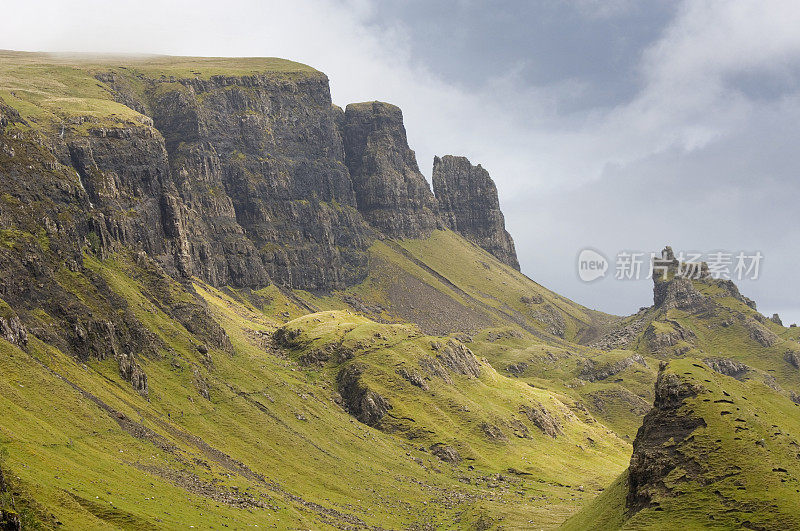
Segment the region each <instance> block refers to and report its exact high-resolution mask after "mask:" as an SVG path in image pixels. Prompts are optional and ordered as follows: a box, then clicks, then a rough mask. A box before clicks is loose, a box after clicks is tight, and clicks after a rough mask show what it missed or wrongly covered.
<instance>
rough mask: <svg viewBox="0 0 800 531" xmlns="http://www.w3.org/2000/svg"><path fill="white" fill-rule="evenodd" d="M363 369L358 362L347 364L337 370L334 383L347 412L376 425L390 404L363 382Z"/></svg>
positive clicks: (371, 424) (368, 423)
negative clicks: (337, 373)
mask: <svg viewBox="0 0 800 531" xmlns="http://www.w3.org/2000/svg"><path fill="white" fill-rule="evenodd" d="M364 370H365V367H364V366H363V365H361V364H358V363H352V364H350V365H347V366H346V367H343V368H342V370H341V371H339V375H338V376H337V378H336V383H337V384H338V388H339V394H340V395H341V396H342V400H343V401H344V406H345V409H346V410H347V412H348V413H350V414H351V415H353V416H354V417H355V418H357V419H358V420H359V421H361V422H363V423H364V424H367V425H369V426H373V427H377V426H378V425H379V424H380V421H381V419H382V418H383V416H384V415H385V414H386V412H387V411H389V410H390V409H391V408H392V406H391V405H390V404H389V402H387V401H386V399H385V398H383V397H382V396H381V395H379V394H378V393H376V392H375V391H373V390H371V389H370V388H369V387H367V385H366V384H365V383H364V382H363V379H362V374H363V373H364Z"/></svg>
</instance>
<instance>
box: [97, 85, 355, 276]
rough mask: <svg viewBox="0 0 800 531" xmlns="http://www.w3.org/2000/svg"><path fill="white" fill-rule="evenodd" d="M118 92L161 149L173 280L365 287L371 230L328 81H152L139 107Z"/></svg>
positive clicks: (118, 89) (130, 97)
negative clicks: (149, 121)
mask: <svg viewBox="0 0 800 531" xmlns="http://www.w3.org/2000/svg"><path fill="white" fill-rule="evenodd" d="M112 80H113V78H112ZM123 81H124V80H123ZM113 86H114V89H115V94H117V98H118V99H119V100H120V101H126V102H127V104H128V105H133V106H134V107H136V108H141V109H143V110H145V111H146V112H147V113H148V114H149V115H150V116H151V117H152V118H153V122H154V126H155V128H156V129H157V131H158V132H159V133H160V136H161V137H162V138H163V145H164V147H163V149H162V150H161V151H163V152H165V154H166V160H167V167H166V169H165V173H167V174H168V175H169V176H170V183H169V185H168V187H167V192H166V193H165V194H163V199H162V201H161V202H162V205H163V208H162V211H163V212H162V213H163V214H164V227H165V229H166V232H167V233H168V234H167V235H168V236H171V237H172V238H173V239H175V240H176V244H175V245H174V249H173V253H174V255H175V257H176V260H175V262H176V264H177V267H178V269H179V270H182V271H184V272H185V273H186V274H194V275H198V276H200V277H201V278H204V279H205V280H207V281H209V282H210V283H212V284H214V285H224V284H232V285H238V286H248V287H261V286H264V285H266V284H268V283H269V282H270V280H274V281H275V282H277V283H279V284H281V285H284V286H287V287H302V288H305V289H322V290H330V289H335V288H341V287H344V286H346V285H348V284H352V283H354V282H356V281H357V280H358V279H360V278H361V277H362V276H363V275H364V272H365V267H366V254H365V250H366V248H367V247H368V245H369V239H370V237H369V236H370V230H369V228H368V227H367V226H366V224H365V223H364V222H363V220H362V218H361V217H360V216H359V215H358V213H357V211H356V208H355V207H356V201H355V196H354V193H353V189H352V184H351V182H350V176H349V173H348V171H347V168H346V167H345V165H344V150H343V147H342V139H341V137H340V134H339V129H338V127H337V118H338V117H339V114H340V111H338V110H337V109H335V108H334V107H333V106H332V104H331V99H330V92H329V89H328V80H327V78H326V77H325V76H324V75H323V74H320V73H313V74H312V73H308V74H304V75H303V76H298V77H296V78H286V77H275V76H269V75H252V76H239V77H237V76H214V77H212V78H211V79H209V80H202V79H196V78H195V79H180V80H178V81H174V80H171V79H169V80H161V79H159V80H151V81H150V82H149V84H148V86H147V89H146V90H145V91H144V94H143V95H142V96H143V97H142V98H141V99H140V100H136V99H135V98H136V95H135V94H134V95H131V94H130V93H128V92H127V91H126V90H125V87H124V85H123V84H122V83H115V84H114V85H113Z"/></svg>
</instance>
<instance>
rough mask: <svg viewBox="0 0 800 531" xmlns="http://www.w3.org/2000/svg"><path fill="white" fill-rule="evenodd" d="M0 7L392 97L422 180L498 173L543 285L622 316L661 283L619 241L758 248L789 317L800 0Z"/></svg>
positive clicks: (55, 40)
mask: <svg viewBox="0 0 800 531" xmlns="http://www.w3.org/2000/svg"><path fill="white" fill-rule="evenodd" d="M4 13H5V18H6V24H4V28H3V31H2V33H0V49H13V50H29V51H83V52H101V53H118V52H125V53H160V54H173V55H207V56H276V57H284V58H288V59H293V60H296V61H300V62H303V63H306V64H309V65H311V66H313V67H315V68H317V69H319V70H322V71H323V72H325V73H326V74H327V75H328V76H329V78H330V81H331V91H332V97H333V100H334V103H337V104H338V105H341V106H344V105H346V104H347V103H350V102H356V101H370V100H382V101H388V102H391V103H394V104H397V105H399V106H400V107H401V108H402V109H403V113H404V117H405V125H406V129H407V131H408V137H409V143H410V144H411V147H412V148H413V149H414V150H415V151H416V153H417V158H418V161H419V165H420V168H421V170H422V171H423V173H424V174H425V175H426V176H427V177H430V172H431V167H432V161H433V157H434V155H445V154H453V155H464V156H466V157H468V158H469V159H470V160H471V161H472V162H473V163H474V164H477V163H480V164H482V165H483V166H484V167H485V168H486V169H487V170H489V172H490V173H491V175H492V177H493V178H494V180H495V182H496V183H497V186H498V191H499V195H500V202H501V207H502V209H503V211H504V213H505V215H506V223H507V227H508V229H509V231H510V232H511V234H512V236H513V237H514V239H515V241H516V246H517V253H518V255H519V259H520V263H521V266H522V271H523V272H524V273H526V274H527V275H528V276H530V277H531V278H533V279H534V280H536V281H538V282H539V283H541V284H543V285H545V286H546V287H548V288H550V289H553V290H555V291H557V292H559V293H561V294H562V295H565V296H567V297H569V298H572V299H573V300H576V301H577V302H580V303H582V304H584V305H586V306H589V307H591V308H596V309H599V310H603V311H607V312H609V313H615V314H619V315H624V314H630V313H633V312H635V311H637V310H638V308H639V307H641V306H647V305H649V304H651V302H652V283H651V281H650V280H648V279H646V278H644V277H645V276H646V273H647V271H646V269H647V266H646V264H645V265H644V266H642V267H643V271H642V275H641V277H642V278H640V279H639V280H635V279H628V280H618V279H616V278H615V276H616V273H617V267H618V266H620V265H622V264H624V263H625V262H624V260H623V258H621V257H620V253H622V252H627V253H629V254H636V253H650V252H653V251H658V250H660V249H661V248H662V247H663V246H664V245H667V244H669V245H671V246H672V247H673V249H674V250H675V251H676V252H681V251H684V252H685V253H686V256H689V253H695V252H699V253H704V254H705V255H711V254H713V253H722V256H727V255H729V254H732V255H734V256H735V255H737V254H739V253H742V254H743V255H744V256H746V257H750V256H754V255H756V253H760V254H761V256H763V258H762V259H761V261H760V262H759V267H758V278H757V279H747V280H743V281H741V282H737V283H738V284H739V285H740V289H741V291H742V292H743V293H744V294H745V295H747V296H749V297H751V298H753V299H754V300H755V301H756V302H757V303H758V307H759V309H760V310H761V311H762V313H765V314H767V315H772V313H774V312H777V313H779V314H780V315H781V316H782V317H783V319H784V323H785V324H788V323H790V322H798V323H800V275H798V274H797V267H796V266H795V263H796V262H798V261H800V245H798V242H797V235H796V232H795V231H796V229H797V222H798V220H800V215H798V209H800V175H798V170H800V149H798V146H800V125H798V124H800V31H797V28H798V27H800V3H798V2H796V1H795V0H693V1H688V0H687V1H679V0H649V1H647V2H642V1H634V0H571V1H567V0H538V1H517V2H512V1H507V0H496V1H493V2H478V1H473V0H457V1H441V2H432V1H429V0H428V1H426V0H405V1H403V0H400V1H389V0H294V1H292V2H270V1H255V0H229V1H227V2H225V3H224V5H223V3H221V2H210V1H202V0H193V1H191V2H185V1H175V2H169V3H166V2H157V1H151V0H139V1H137V2H128V1H120V2H107V1H88V0H75V1H72V2H69V3H67V2H60V1H56V0H52V1H38V0H28V1H26V2H24V3H23V2H15V3H14V4H13V7H11V6H10V5H9V6H6V9H5V10H4ZM585 248H591V249H594V250H596V251H599V252H600V253H601V254H602V255H604V256H605V257H606V258H607V259H608V262H609V269H608V272H607V274H606V276H605V277H604V278H600V279H598V280H595V281H594V282H591V283H587V282H583V281H581V280H580V278H579V276H578V271H577V256H578V254H579V253H580V251H581V250H583V249H585ZM637 256H638V255H637ZM643 256H644V261H645V262H646V261H647V260H646V258H647V256H648V255H643ZM726 261H727V260H726ZM733 265H734V264H731V272H734V271H733V270H732V266H733ZM723 269H724V268H723ZM626 272H629V270H626ZM753 273H754V272H751V273H750V274H749V275H747V276H748V277H752V276H753Z"/></svg>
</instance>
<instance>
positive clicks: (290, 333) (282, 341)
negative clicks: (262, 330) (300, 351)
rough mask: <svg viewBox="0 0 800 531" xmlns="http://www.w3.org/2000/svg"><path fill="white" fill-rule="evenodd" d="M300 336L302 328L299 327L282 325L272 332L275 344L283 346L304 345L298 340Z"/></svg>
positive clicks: (295, 346)
mask: <svg viewBox="0 0 800 531" xmlns="http://www.w3.org/2000/svg"><path fill="white" fill-rule="evenodd" d="M299 337H300V330H299V329H297V328H289V327H288V326H282V327H280V328H278V329H277V330H275V332H273V333H272V339H273V341H275V344H276V345H277V346H279V347H281V348H297V347H299V346H301V345H302V342H300V341H299V340H298V338H299Z"/></svg>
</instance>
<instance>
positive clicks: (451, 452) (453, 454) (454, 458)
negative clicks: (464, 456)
mask: <svg viewBox="0 0 800 531" xmlns="http://www.w3.org/2000/svg"><path fill="white" fill-rule="evenodd" d="M431 453H432V454H433V455H435V456H436V457H438V458H439V459H440V460H442V461H444V462H445V463H450V464H451V465H457V464H459V463H460V462H461V455H460V454H459V453H458V450H456V449H455V448H453V447H452V446H447V445H446V444H442V443H436V444H434V445H433V446H431Z"/></svg>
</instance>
